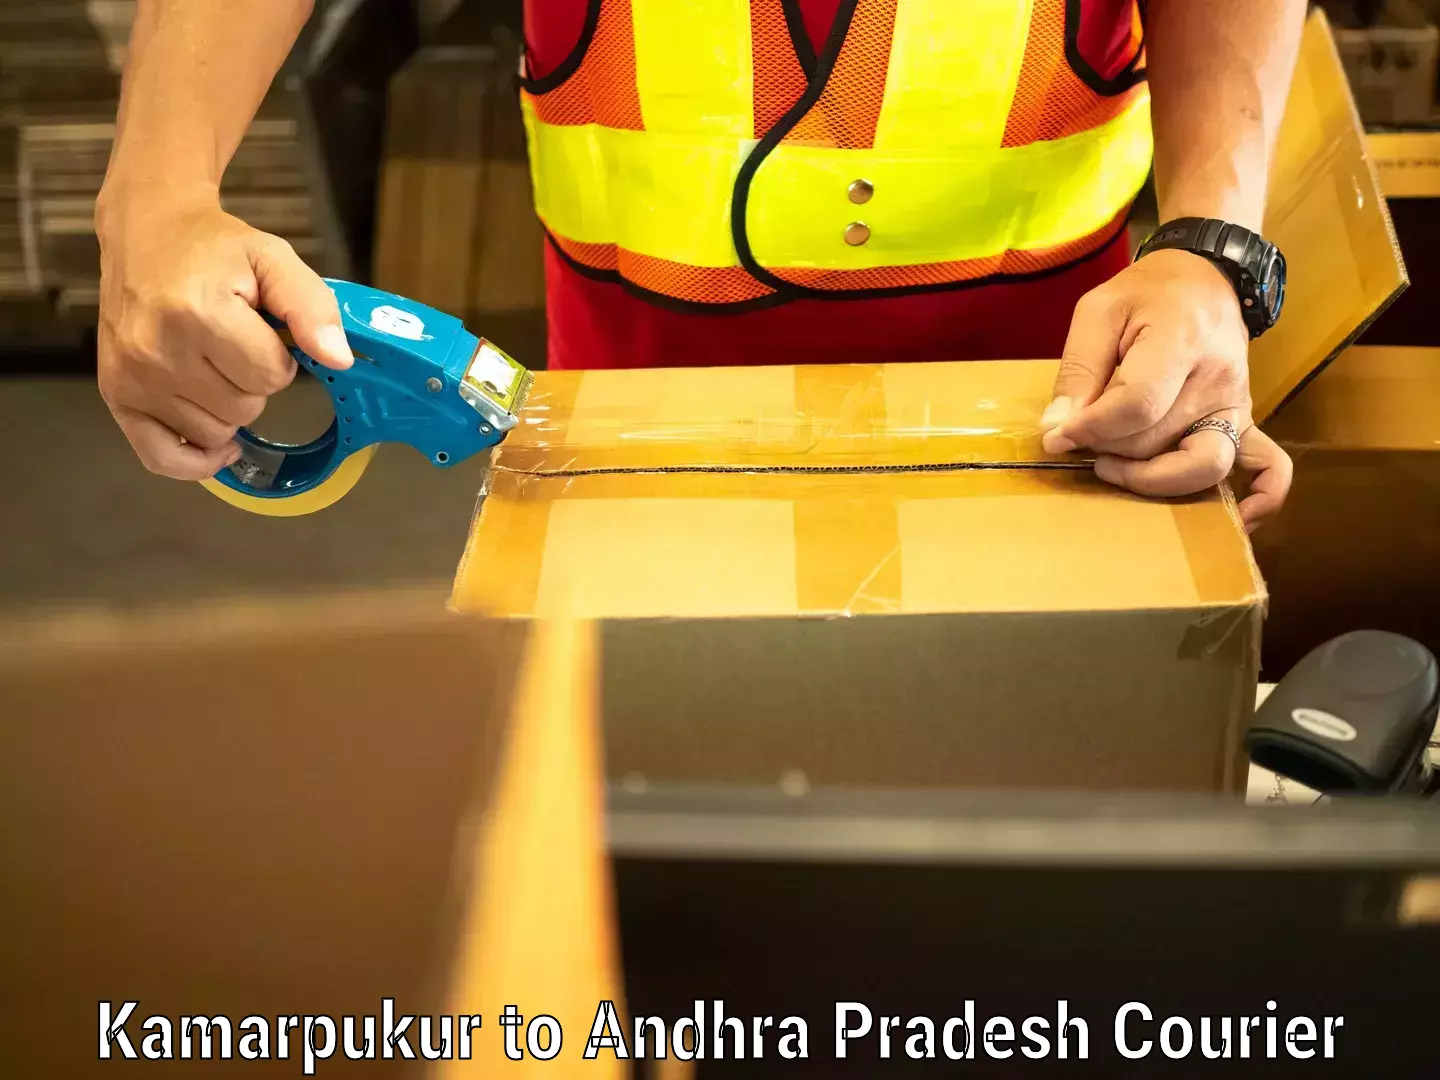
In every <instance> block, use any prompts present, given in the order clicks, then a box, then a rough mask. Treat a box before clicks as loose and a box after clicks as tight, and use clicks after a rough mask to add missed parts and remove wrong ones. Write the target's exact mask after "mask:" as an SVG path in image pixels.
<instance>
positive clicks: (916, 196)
mask: <svg viewBox="0 0 1440 1080" xmlns="http://www.w3.org/2000/svg"><path fill="white" fill-rule="evenodd" d="M1151 148H1152V144H1151V134H1150V101H1149V97H1148V94H1142V95H1141V96H1139V97H1138V98H1137V100H1136V102H1135V103H1134V104H1133V105H1132V106H1131V107H1130V108H1129V109H1128V110H1127V111H1126V112H1125V113H1123V114H1122V115H1120V116H1119V117H1116V118H1115V119H1114V120H1112V121H1110V122H1109V123H1107V124H1105V125H1104V126H1102V127H1100V128H1097V129H1095V130H1093V131H1089V132H1085V133H1082V134H1078V135H1073V136H1070V137H1069V138H1065V139H1057V140H1054V141H1049V142H1037V143H1033V144H1031V145H1029V146H1020V147H1014V148H1010V149H1002V150H990V151H987V152H975V153H972V154H969V155H957V154H955V153H950V154H935V153H932V152H930V151H929V150H924V151H921V150H912V151H909V152H908V153H901V152H897V151H889V152H884V151H873V150H832V149H828V148H824V147H812V146H799V145H782V146H779V147H777V148H776V149H775V151H774V152H773V153H771V155H770V156H769V157H768V158H767V159H766V161H765V163H764V164H763V165H761V167H760V169H759V170H758V171H757V173H756V175H755V179H754V181H753V183H752V184H751V187H750V200H749V213H748V216H749V220H748V222H747V223H746V224H747V226H748V228H747V235H748V237H749V240H750V248H751V251H752V252H753V253H754V256H755V259H756V261H757V262H759V263H760V264H761V265H763V266H773V267H813V268H820V269H827V270H863V269H871V268H874V267H881V266H908V265H915V264H920V263H938V262H951V261H955V260H961V259H975V258H984V257H986V256H989V255H994V254H996V253H997V252H1001V251H1004V250H1006V249H1007V248H1009V249H1016V250H1034V249H1040V248H1048V247H1053V246H1055V245H1057V244H1063V243H1066V242H1068V241H1071V240H1078V239H1080V238H1081V237H1084V236H1088V235H1089V234H1091V233H1093V232H1094V231H1095V230H1096V229H1099V228H1101V227H1102V226H1104V225H1105V224H1106V223H1107V222H1109V221H1110V220H1111V219H1112V218H1113V217H1114V216H1115V214H1116V213H1117V212H1118V211H1119V210H1120V209H1121V208H1122V207H1123V206H1124V205H1125V204H1126V203H1127V202H1128V201H1129V200H1130V199H1132V198H1133V197H1134V196H1135V194H1136V193H1137V192H1138V191H1139V190H1140V187H1141V185H1142V184H1143V183H1144V182H1145V177H1146V174H1147V172H1148V171H1149V168H1150V157H1151ZM860 177H863V178H864V179H866V180H869V181H870V182H871V183H872V184H873V185H874V195H873V196H872V198H871V199H870V201H869V202H867V203H865V204H864V205H863V206H856V205H853V204H852V203H850V201H849V200H848V198H847V197H846V189H847V188H848V186H849V185H850V183H851V182H852V181H853V180H855V179H857V178H860ZM857 220H858V221H863V222H865V223H866V224H867V225H869V226H870V239H869V242H868V243H866V244H864V245H862V246H859V247H851V246H849V245H848V244H846V243H845V241H844V238H843V237H844V232H845V227H846V225H847V224H849V223H850V222H852V221H857Z"/></svg>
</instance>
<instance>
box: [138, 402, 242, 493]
mask: <svg viewBox="0 0 1440 1080" xmlns="http://www.w3.org/2000/svg"><path fill="white" fill-rule="evenodd" d="M113 412H114V416H115V421H116V423H118V424H119V425H120V430H121V431H122V432H123V433H124V434H125V438H126V439H128V440H129V441H130V445H131V446H132V447H134V448H135V453H136V456H138V457H139V458H140V461H141V463H142V464H143V465H144V466H145V467H146V468H147V469H149V470H150V471H151V472H152V473H157V474H158V475H160V476H168V477H170V478H172V479H174V480H208V479H209V478H210V477H212V476H214V475H215V474H216V473H217V472H219V471H220V470H221V469H223V468H225V467H226V466H228V465H233V464H234V463H235V461H236V460H237V459H238V458H239V457H240V447H238V446H237V445H235V444H234V443H229V444H228V445H226V446H222V447H220V448H218V449H215V450H205V449H203V448H201V447H199V446H192V445H189V444H187V443H185V442H183V441H182V440H181V438H180V436H179V435H177V434H176V433H175V432H173V431H171V430H170V429H169V428H167V427H166V426H165V425H164V424H162V423H160V421H158V420H156V419H155V418H154V417H150V416H146V415H145V414H144V413H139V412H135V411H134V410H131V409H115V410H113Z"/></svg>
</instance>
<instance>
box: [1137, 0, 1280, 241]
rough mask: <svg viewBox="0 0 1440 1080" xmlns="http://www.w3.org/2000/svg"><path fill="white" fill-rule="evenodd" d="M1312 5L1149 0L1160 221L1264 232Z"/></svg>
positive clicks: (1269, 1) (1266, 1) (1271, 0)
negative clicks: (1193, 220)
mask: <svg viewBox="0 0 1440 1080" xmlns="http://www.w3.org/2000/svg"><path fill="white" fill-rule="evenodd" d="M1305 7H1306V3H1305V0H1150V2H1149V4H1148V5H1147V8H1148V11H1147V19H1146V51H1147V54H1148V55H1147V59H1146V64H1147V67H1148V69H1149V79H1150V91H1151V97H1152V110H1153V112H1152V115H1153V122H1154V129H1155V185H1156V193H1157V196H1158V198H1159V203H1160V219H1161V221H1168V220H1171V219H1174V218H1178V217H1215V218H1223V219H1224V220H1226V221H1231V222H1234V223H1236V224H1237V225H1243V226H1245V227H1246V228H1248V229H1252V230H1254V231H1257V232H1258V231H1260V229H1261V226H1262V224H1263V221H1264V217H1265V190H1266V184H1267V182H1268V180H1269V175H1270V164H1271V159H1272V157H1273V154H1274V147H1275V138H1276V135H1277V133H1278V132H1279V129H1280V120H1281V118H1282V117H1283V115H1284V112H1285V101H1286V98H1287V96H1288V95H1289V90H1290V79H1291V76H1292V74H1293V72H1294V67H1295V57H1296V54H1297V52H1298V50H1299V44H1300V35H1301V32H1302V30H1303V27H1304V19H1305Z"/></svg>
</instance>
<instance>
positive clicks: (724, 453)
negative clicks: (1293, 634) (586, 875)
mask: <svg viewBox="0 0 1440 1080" xmlns="http://www.w3.org/2000/svg"><path fill="white" fill-rule="evenodd" d="M1265 231H1266V233H1267V234H1268V235H1270V236H1271V237H1273V238H1274V239H1275V240H1276V241H1277V242H1278V243H1279V244H1280V246H1281V247H1282V248H1283V249H1284V250H1285V252H1286V255H1287V257H1288V259H1289V262H1290V265H1291V286H1290V296H1289V301H1288V303H1289V308H1288V310H1287V314H1286V316H1285V318H1284V319H1283V320H1282V322H1281V324H1280V326H1279V327H1278V328H1277V329H1276V331H1274V332H1273V333H1272V334H1270V335H1267V336H1266V337H1265V338H1264V339H1262V341H1261V342H1260V343H1258V344H1257V347H1256V349H1255V350H1254V355H1253V360H1252V368H1253V384H1254V396H1255V401H1256V408H1257V415H1259V416H1262V417H1264V416H1268V415H1270V414H1271V413H1273V412H1274V411H1275V410H1277V409H1278V408H1280V407H1281V406H1282V405H1283V404H1284V403H1285V402H1286V401H1287V400H1288V399H1289V398H1290V397H1291V396H1292V395H1293V394H1294V393H1295V392H1296V391H1297V390H1298V389H1299V388H1300V387H1301V386H1302V385H1303V383H1304V382H1305V381H1306V380H1308V379H1309V378H1310V377H1311V376H1312V375H1313V373H1314V372H1315V371H1317V370H1318V369H1320V368H1321V367H1323V366H1324V364H1325V363H1326V362H1328V361H1329V359H1331V358H1332V357H1333V356H1335V355H1336V354H1337V353H1338V352H1339V351H1340V350H1341V349H1342V348H1343V347H1344V346H1345V345H1346V344H1348V343H1349V342H1350V341H1351V340H1353V338H1354V335H1355V334H1356V333H1357V332H1358V331H1359V329H1360V328H1361V326H1363V325H1364V324H1365V323H1366V322H1368V321H1369V320H1370V319H1371V318H1373V317H1374V315H1375V314H1376V313H1377V312H1378V311H1380V310H1381V309H1382V308H1383V307H1384V306H1385V305H1386V304H1387V303H1388V302H1389V301H1390V300H1391V299H1393V297H1394V296H1395V295H1396V294H1397V293H1398V292H1399V291H1400V289H1401V288H1403V285H1404V271H1403V267H1402V265H1401V263H1400V259H1399V255H1398V252H1397V250H1396V247H1395V244H1394V238H1393V235H1392V233H1391V231H1390V227H1389V222H1388V218H1387V217H1386V213H1385V207H1384V204H1383V201H1382V200H1381V199H1380V198H1379V196H1378V190H1377V186H1376V180H1375V176H1374V171H1373V169H1372V168H1371V165H1370V163H1369V160H1368V158H1367V156H1366V151H1365V146H1364V141H1363V134H1362V132H1361V129H1360V125H1359V120H1358V118H1357V116H1356V115H1355V111H1354V106H1353V103H1352V101H1351V99H1350V96H1349V93H1348V90H1347V88H1346V85H1345V79H1344V74H1343V71H1342V69H1341V67H1340V63H1339V59H1338V56H1337V54H1336V52H1335V47H1334V43H1333V40H1332V38H1331V36H1330V34H1329V32H1328V28H1327V24H1326V23H1325V21H1324V17H1323V15H1319V14H1316V15H1315V16H1314V17H1312V19H1311V21H1310V23H1309V25H1308V29H1307V32H1306V34H1305V38H1304V47H1303V56H1302V61H1301V64H1300V66H1299V71H1298V73H1297V76H1296V80H1295V84H1294V89H1293V90H1292V93H1291V96H1290V100H1289V105H1288V108H1287V114H1286V119H1285V124H1284V130H1283V132H1282V135H1281V138H1280V142H1279V148H1278V151H1277V158H1276V163H1275V169H1274V175H1273V179H1272V198H1271V204H1270V213H1269V217H1268V220H1267V222H1266V226H1265ZM1054 374H1055V363H1054V362H1043V361H1037V362H1013V363H991V364H922V365H900V366H883V365H868V366H867V365H847V366H834V367H817V368H768V369H767V368H761V369H756V368H736V369H711V370H670V371H609V372H593V373H586V374H573V373H544V374H542V375H541V376H539V377H538V378H537V381H536V384H535V390H534V392H533V393H532V395H531V397H530V401H529V404H528V405H527V406H526V408H525V410H524V412H523V416H522V422H521V425H520V427H519V428H518V429H517V430H516V431H515V432H512V434H511V435H510V437H509V439H508V440H507V442H506V443H504V444H503V445H502V446H501V447H500V448H499V450H498V451H497V452H496V454H495V455H494V457H493V459H492V461H491V462H490V465H489V468H488V474H487V477H486V481H485V490H484V494H483V496H482V501H481V504H480V507H479V511H478V514H477V516H476V519H475V523H474V527H473V530H472V534H471V537H470V540H469V544H468V548H467V551H466V555H465V558H464V561H463V563H462V565H461V568H460V571H459V574H458V578H457V581H456V586H455V594H454V603H455V605H456V607H457V608H459V609H461V610H464V611H482V612H485V613H488V614H490V615H493V616H497V617H501V618H506V619H512V620H519V621H526V620H530V619H533V618H536V617H538V616H549V615H555V614H565V615H572V616H581V617H584V618H587V619H594V620H597V621H598V622H599V623H600V625H601V655H602V669H601V670H602V677H601V679H602V693H601V699H602V713H603V717H604V724H605V733H606V762H607V768H608V770H609V772H610V774H611V775H612V776H614V777H620V778H624V779H626V780H627V781H628V782H631V783H636V784H638V783H643V782H648V781H650V780H654V779H659V780H743V781H752V782H755V781H758V782H768V783H774V782H777V781H778V782H782V783H784V784H786V785H790V786H795V787H797V788H800V787H804V786H805V785H806V784H820V785H834V784H898V785H949V784H967V785H998V786H1015V785H1023V786H1048V787H1062V788H1078V787H1094V788H1140V789H1171V790H1182V789H1189V790H1215V789H1221V790H1239V789H1241V788H1242V787H1243V783H1244V770H1243V769H1242V768H1241V767H1240V765H1241V762H1240V749H1239V737H1240V733H1241V730H1242V728H1243V726H1244V724H1245V722H1246V721H1247V719H1248V717H1249V715H1250V711H1251V709H1252V708H1253V700H1254V694H1255V681H1256V667H1257V656H1258V650H1259V637H1260V627H1261V619H1262V611H1263V608H1264V604H1265V590H1264V586H1263V584H1262V582H1261V579H1260V577H1259V575H1258V573H1257V572H1256V569H1255V567H1254V564H1253V561H1252V559H1251V552H1250V547H1249V545H1248V543H1247V542H1246V538H1245V535H1244V532H1243V529H1242V528H1241V527H1240V525H1239V522H1238V519H1237V516H1236V513H1235V505H1234V502H1233V499H1232V497H1231V496H1230V494H1229V492H1228V490H1225V489H1222V490H1217V491H1212V492H1209V493H1207V494H1205V495H1202V496H1199V497H1196V498H1191V499H1182V500H1174V501H1147V500H1143V499H1139V498H1135V497H1132V496H1130V495H1127V494H1124V493H1121V492H1117V491H1115V490H1113V489H1109V488H1106V487H1105V486H1104V485H1102V484H1100V483H1099V482H1098V481H1097V480H1096V479H1095V478H1094V477H1093V475H1092V474H1091V472H1090V471H1089V467H1088V463H1087V462H1085V461H1081V460H1075V459H1067V458H1055V457H1051V456H1047V455H1046V454H1045V453H1044V451H1043V450H1042V448H1041V445H1040V431H1039V428H1038V418H1039V416H1040V414H1041V412H1042V410H1043V408H1044V406H1045V404H1046V401H1047V398H1048V393H1049V389H1050V386H1051V383H1052V381H1053V378H1054Z"/></svg>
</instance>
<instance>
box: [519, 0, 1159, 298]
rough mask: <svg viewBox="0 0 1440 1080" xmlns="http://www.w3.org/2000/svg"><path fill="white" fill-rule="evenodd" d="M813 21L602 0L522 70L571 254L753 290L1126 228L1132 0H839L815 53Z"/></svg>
mask: <svg viewBox="0 0 1440 1080" xmlns="http://www.w3.org/2000/svg"><path fill="white" fill-rule="evenodd" d="M787 8H788V9H789V10H788V11H787ZM1096 9H1103V10H1104V11H1105V12H1107V14H1106V16H1105V17H1106V18H1107V19H1109V20H1110V22H1111V23H1113V24H1116V25H1111V26H1108V27H1106V26H1100V27H1095V26H1093V25H1087V24H1086V23H1085V20H1086V19H1087V18H1091V17H1092V16H1093V14H1094V11H1095V10H1096ZM787 14H788V15H790V16H791V20H790V21H787ZM1120 19H1123V25H1119V24H1118V23H1117V20H1120ZM799 21H800V20H799V17H798V16H797V15H796V12H795V9H794V8H793V6H792V2H791V0H683V2H681V0H590V8H589V11H588V14H587V19H586V24H585V28H584V31H583V33H582V37H581V40H580V42H579V44H578V45H577V46H576V48H575V50H574V51H573V53H572V54H571V55H570V56H569V57H568V58H567V59H566V60H565V62H564V63H562V64H561V65H560V66H559V67H558V68H557V69H556V70H554V71H553V72H551V73H550V74H548V75H547V76H545V77H544V78H541V79H522V91H521V94H522V106H523V110H524V116H525V123H526V129H527V134H528V139H529V146H530V163H531V173H532V177H533V180H534V188H535V202H536V210H537V212H538V213H539V216H540V219H541V221H542V222H543V223H544V225H545V228H546V230H547V231H548V232H549V235H550V238H551V240H552V242H553V243H554V245H555V246H556V248H557V249H558V250H559V251H560V252H561V254H562V255H563V256H564V257H565V258H566V259H567V260H568V261H569V262H570V263H571V264H572V265H574V266H575V267H576V268H578V269H580V270H581V271H582V272H584V273H587V274H589V275H591V276H596V277H603V278H608V279H612V280H619V281H622V282H623V283H625V284H626V285H627V286H628V287H629V288H631V289H632V290H633V291H636V292H639V293H640V294H641V295H644V296H646V297H647V298H650V299H653V300H655V301H657V302H660V303H666V304H670V305H672V306H681V307H688V306H691V305H697V304H698V305H705V306H707V307H714V306H730V307H735V306H746V307H753V306H764V305H768V304H773V303H778V302H783V301H786V300H789V299H793V298H796V297H801V296H828V297H839V298H847V297H853V296H857V295H893V294H898V293H905V292H912V291H921V290H934V289H943V288H956V287H962V286H966V285H974V284H979V283H984V282H989V281H996V280H1013V279H1017V278H1024V277H1028V276H1032V275H1036V274H1043V273H1046V272H1051V271H1054V270H1057V269H1059V268H1062V267H1065V266H1067V265H1070V264H1072V263H1074V262H1076V261H1078V260H1080V259H1083V258H1085V257H1086V256H1088V255H1091V254H1093V253H1095V252H1096V251H1098V250H1100V249H1101V248H1102V247H1104V246H1105V245H1106V244H1107V243H1108V242H1109V241H1110V240H1112V239H1113V238H1114V237H1115V236H1116V234H1117V233H1118V232H1119V231H1120V230H1121V229H1123V228H1124V223H1125V218H1126V216H1127V214H1128V212H1129V207H1130V204H1131V203H1132V202H1133V200H1134V198H1135V196H1136V194H1137V193H1138V192H1139V190H1140V188H1141V186H1142V185H1143V183H1144V181H1145V179H1146V176H1147V174H1148V172H1149V168H1150V160H1151V153H1152V141H1151V132H1150V98H1149V91H1148V87H1147V84H1146V83H1145V81H1144V70H1143V65H1144V60H1143V57H1144V45H1143V40H1142V38H1143V34H1142V27H1141V17H1140V13H1139V11H1138V9H1137V8H1136V5H1135V2H1134V0H841V4H840V11H839V14H838V15H837V17H836V25H835V27H834V29H833V30H832V31H831V34H830V36H829V39H828V40H827V42H826V44H825V46H824V47H823V48H822V49H821V50H820V51H819V53H818V55H807V54H808V53H809V51H810V50H809V41H808V38H806V37H805V35H804V31H803V28H798V26H797V31H796V32H795V33H794V34H792V32H791V26H792V25H794V24H798V23H799ZM1092 21H1093V20H1092ZM1094 40H1100V41H1105V42H1108V43H1109V45H1108V46H1107V47H1106V49H1105V50H1103V51H1106V54H1107V55H1106V58H1105V62H1104V63H1102V64H1100V65H1099V66H1097V63H1096V62H1095V61H1094V59H1093V53H1094V49H1093V47H1092V48H1091V50H1090V52H1091V57H1090V58H1087V56H1086V54H1085V52H1084V50H1082V48H1081V46H1082V44H1084V43H1086V42H1093V41H1094Z"/></svg>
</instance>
